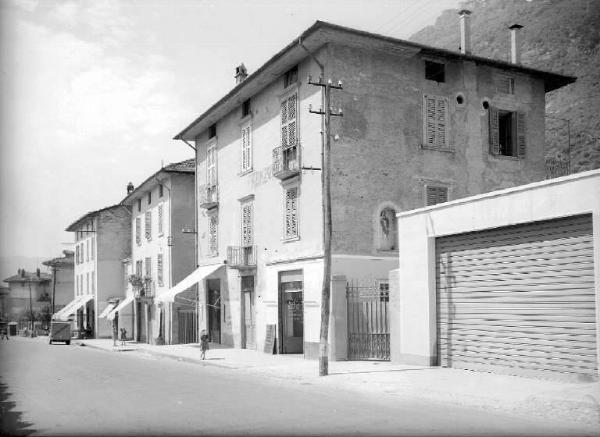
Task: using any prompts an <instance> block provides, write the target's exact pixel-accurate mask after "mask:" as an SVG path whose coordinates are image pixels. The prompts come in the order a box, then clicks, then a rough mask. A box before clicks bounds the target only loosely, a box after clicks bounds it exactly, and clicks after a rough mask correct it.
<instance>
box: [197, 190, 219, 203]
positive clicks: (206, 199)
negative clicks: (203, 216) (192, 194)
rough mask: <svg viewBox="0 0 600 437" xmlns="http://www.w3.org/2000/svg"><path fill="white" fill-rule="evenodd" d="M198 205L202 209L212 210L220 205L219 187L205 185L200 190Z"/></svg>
mask: <svg viewBox="0 0 600 437" xmlns="http://www.w3.org/2000/svg"><path fill="white" fill-rule="evenodd" d="M198 194H199V196H198V197H199V199H198V204H199V206H200V208H206V209H211V208H214V207H215V206H218V205H219V187H218V185H212V186H208V185H203V186H202V187H200V190H199V193H198Z"/></svg>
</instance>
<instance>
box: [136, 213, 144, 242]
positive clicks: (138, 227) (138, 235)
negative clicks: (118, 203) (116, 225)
mask: <svg viewBox="0 0 600 437" xmlns="http://www.w3.org/2000/svg"><path fill="white" fill-rule="evenodd" d="M135 244H137V245H138V246H139V245H140V244H142V219H141V218H140V217H136V219H135Z"/></svg>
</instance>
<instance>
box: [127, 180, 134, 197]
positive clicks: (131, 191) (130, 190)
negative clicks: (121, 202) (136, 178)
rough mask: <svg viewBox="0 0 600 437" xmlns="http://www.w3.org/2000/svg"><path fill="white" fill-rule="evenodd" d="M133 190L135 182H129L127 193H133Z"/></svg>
mask: <svg viewBox="0 0 600 437" xmlns="http://www.w3.org/2000/svg"><path fill="white" fill-rule="evenodd" d="M133 190H134V186H133V184H132V183H131V182H129V183H128V184H127V194H131V193H133Z"/></svg>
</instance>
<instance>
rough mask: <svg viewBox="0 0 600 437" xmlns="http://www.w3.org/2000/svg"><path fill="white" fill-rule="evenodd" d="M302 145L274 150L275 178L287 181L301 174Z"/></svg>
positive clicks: (280, 147)
mask: <svg viewBox="0 0 600 437" xmlns="http://www.w3.org/2000/svg"><path fill="white" fill-rule="evenodd" d="M300 168H301V167H300V145H294V146H286V147H282V146H279V147H275V148H274V149H273V176H275V177H276V178H279V179H287V178H290V177H292V176H295V175H297V174H298V173H300Z"/></svg>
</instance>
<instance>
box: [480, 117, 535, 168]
mask: <svg viewBox="0 0 600 437" xmlns="http://www.w3.org/2000/svg"><path fill="white" fill-rule="evenodd" d="M488 116H489V141H490V153H491V154H492V155H500V156H513V157H519V158H524V157H525V150H526V127H527V126H526V120H525V119H526V116H525V114H524V113H522V112H514V111H505V110H502V109H498V108H494V107H490V108H489V115H488Z"/></svg>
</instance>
